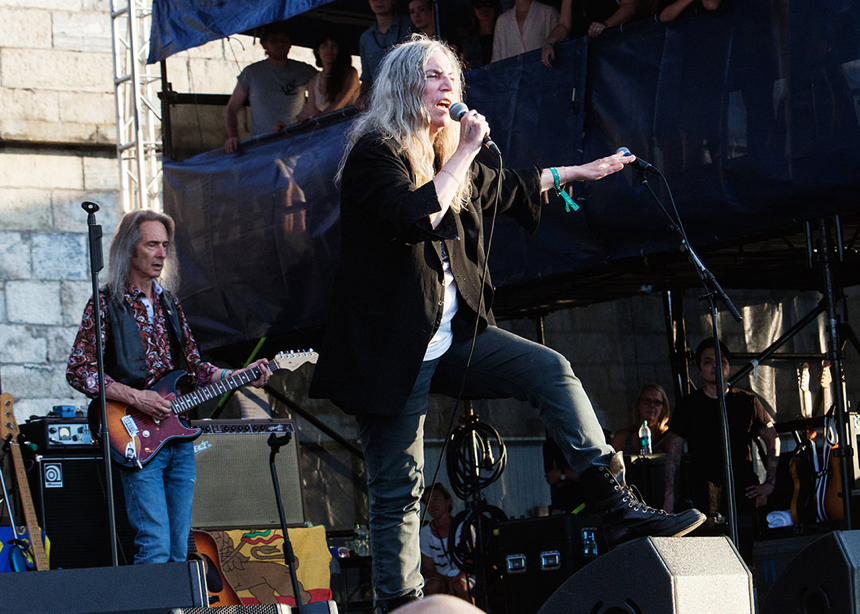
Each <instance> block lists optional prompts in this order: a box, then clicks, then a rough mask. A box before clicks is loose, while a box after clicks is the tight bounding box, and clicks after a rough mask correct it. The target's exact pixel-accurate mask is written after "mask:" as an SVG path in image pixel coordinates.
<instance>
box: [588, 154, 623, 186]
mask: <svg viewBox="0 0 860 614" xmlns="http://www.w3.org/2000/svg"><path fill="white" fill-rule="evenodd" d="M635 159H636V156H633V155H629V156H625V155H624V154H620V153H616V154H613V155H611V156H607V157H605V158H599V159H597V160H593V161H591V162H588V163H587V164H581V165H579V166H577V167H576V168H577V171H578V172H577V175H578V177H577V179H578V180H579V181H595V180H597V179H603V178H604V177H606V176H607V175H611V174H612V173H617V172H618V171H620V170H621V169H622V168H624V165H625V164H630V163H631V162H633V160H635Z"/></svg>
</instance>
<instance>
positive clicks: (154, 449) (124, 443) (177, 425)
mask: <svg viewBox="0 0 860 614" xmlns="http://www.w3.org/2000/svg"><path fill="white" fill-rule="evenodd" d="M318 357H319V354H317V353H316V352H314V351H313V350H308V351H301V352H280V353H279V354H278V355H277V356H275V357H274V358H273V359H272V360H270V361H269V362H268V367H269V369H271V370H272V371H275V370H277V369H289V370H290V371H294V370H295V369H297V368H299V367H300V366H302V365H303V364H305V363H316V361H317V358H318ZM261 373H262V369H261V368H260V367H254V368H253V369H251V370H250V371H246V372H244V373H239V374H236V375H233V376H231V377H228V378H226V379H224V380H222V381H219V382H215V383H214V384H209V385H208V386H204V387H202V388H197V389H195V390H192V391H191V392H188V393H187V394H178V393H177V387H178V386H179V384H180V382H181V380H182V379H183V378H186V377H187V376H188V374H187V373H186V372H185V371H179V370H178V371H171V372H170V373H168V374H167V375H165V376H164V377H162V378H161V379H160V380H158V381H157V382H156V383H155V384H153V386H152V388H151V390H155V391H156V392H157V393H158V394H160V395H161V396H162V397H164V398H165V399H168V400H169V401H170V408H171V410H172V412H173V413H172V415H170V416H169V417H167V418H165V419H164V420H156V419H155V418H153V417H152V416H150V415H148V414H145V413H143V412H142V411H140V410H139V409H137V408H136V407H134V406H133V405H126V404H125V403H118V402H116V401H107V423H108V437H109V438H110V450H111V458H113V459H114V460H115V461H116V462H117V463H119V464H120V465H123V466H125V467H130V468H133V467H138V468H139V467H143V465H145V464H146V463H147V462H148V461H149V460H151V459H152V458H153V457H154V456H155V455H156V454H157V453H158V451H159V450H161V448H162V447H163V446H164V444H165V443H167V442H168V441H170V440H171V439H194V438H196V437H197V436H198V435H200V429H199V428H188V427H186V426H185V425H184V424H182V422H181V421H180V420H179V417H178V416H179V414H182V413H184V412H186V411H188V410H190V409H192V408H194V407H196V406H198V405H200V404H201V403H203V402H205V401H208V400H209V399H213V398H215V397H217V396H220V395H222V394H224V393H225V392H229V391H231V390H235V389H236V388H240V387H242V386H244V385H246V384H250V383H251V382H253V381H254V380H256V379H257V378H258V377H260V375H261ZM89 415H90V418H91V421H94V422H95V424H91V432H93V433H98V432H100V431H99V429H98V424H99V410H98V404H97V400H96V401H94V402H93V404H92V405H91V406H90V412H89ZM93 427H95V428H93Z"/></svg>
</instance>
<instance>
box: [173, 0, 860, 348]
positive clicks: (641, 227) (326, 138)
mask: <svg viewBox="0 0 860 614" xmlns="http://www.w3.org/2000/svg"><path fill="white" fill-rule="evenodd" d="M250 4H253V3H250ZM858 16H860V11H858V8H857V6H856V5H855V3H854V2H848V1H845V2H841V3H838V2H813V1H812V0H794V1H792V2H790V3H781V2H774V1H772V0H745V1H744V2H739V3H737V4H733V3H731V2H728V3H725V4H724V7H723V9H722V10H720V11H718V12H716V13H713V14H704V15H698V16H695V17H693V18H690V19H687V20H683V21H679V22H677V23H673V24H671V26H669V27H666V26H664V25H661V24H658V23H656V22H653V21H648V22H639V23H634V24H630V25H628V26H626V27H625V28H624V29H623V31H622V30H619V29H615V30H609V31H607V32H606V33H605V34H604V35H602V36H601V37H600V38H599V39H596V40H595V41H592V42H590V43H588V42H586V41H585V40H579V41H570V42H568V43H565V44H563V45H559V46H558V47H557V52H558V56H559V57H558V60H557V63H556V66H555V68H554V69H552V70H550V69H547V68H545V67H544V66H543V65H542V64H541V63H540V57H539V52H532V53H529V54H525V55H523V56H519V57H517V58H511V59H508V60H505V61H503V62H499V63H496V64H491V65H490V66H487V67H484V68H481V69H479V70H476V71H472V72H470V73H468V74H467V86H468V87H467V99H466V102H467V103H468V104H469V106H470V107H474V108H478V109H480V110H481V112H482V113H484V114H485V115H486V116H487V117H488V119H489V122H490V125H491V127H492V131H493V138H494V140H495V141H496V143H498V144H499V146H500V147H501V149H502V151H503V153H504V163H505V164H506V165H507V166H510V167H515V168H516V167H522V166H527V165H533V164H536V165H540V166H547V165H562V164H576V163H578V162H581V161H582V160H584V159H593V158H596V157H600V156H605V155H608V154H610V153H612V152H614V151H615V149H617V148H618V147H619V146H627V147H629V148H630V150H631V151H633V153H635V154H637V155H639V156H641V157H642V158H644V159H646V160H648V161H649V162H651V163H652V164H654V165H655V166H657V167H658V168H660V169H662V170H663V172H664V174H665V176H666V179H667V182H668V184H669V185H670V186H671V189H672V193H673V194H674V198H675V201H676V203H677V207H678V211H679V213H680V215H681V218H682V219H683V222H684V224H685V226H686V229H687V232H688V234H689V235H690V238H691V239H692V240H693V242H694V244H697V245H706V244H709V243H715V242H721V241H727V240H730V239H731V240H734V239H742V238H743V237H745V236H748V235H753V234H760V233H763V232H768V231H773V230H774V229H778V228H780V227H784V226H786V225H787V224H789V223H791V222H792V221H798V220H805V219H812V218H815V217H819V216H821V215H826V214H828V213H833V212H843V213H846V212H853V211H855V210H856V208H857V201H858V195H860V124H858V103H857V101H858V99H860V96H858V95H860V60H858V57H860V54H858V47H860V37H858V36H857V25H858ZM244 27H245V26H244V25H243V26H241V27H239V28H237V29H242V28H244ZM252 112H253V110H252ZM348 126H349V121H348V120H344V121H341V122H338V123H333V124H331V123H329V124H326V122H322V123H321V124H309V125H306V126H303V127H301V128H299V129H298V130H297V131H295V132H293V133H290V134H287V135H283V136H281V137H277V138H275V139H274V140H268V141H263V142H259V143H257V142H255V143H253V144H248V145H247V146H245V147H244V148H243V149H242V151H241V153H239V154H238V155H227V154H224V153H223V152H220V151H213V152H209V153H206V154H202V155H200V156H197V157H195V158H191V159H189V160H185V161H182V162H170V161H165V164H164V177H165V179H164V199H165V210H166V211H167V212H168V213H170V214H171V215H173V216H174V217H175V218H176V220H177V228H178V229H179V231H178V234H177V247H178V251H179V257H180V260H181V264H182V272H183V282H182V287H181V292H180V295H181V299H182V302H183V305H184V307H185V310H186V313H188V314H189V316H190V318H191V319H192V327H193V328H194V331H195V335H196V336H197V337H198V340H199V341H200V342H201V345H203V346H204V347H208V348H212V347H218V346H223V345H228V344H232V343H236V342H241V341H247V340H253V339H257V338H259V337H261V336H263V335H277V334H282V333H288V332H290V331H296V330H301V329H305V328H309V327H315V326H320V325H322V324H324V322H325V317H326V313H327V306H328V300H329V291H330V287H331V282H332V279H333V276H334V272H335V269H336V266H337V262H338V257H339V252H338V244H339V236H338V198H339V197H338V192H337V189H336V187H335V186H334V183H333V177H334V175H335V171H336V168H337V163H338V161H339V159H340V157H341V155H342V153H343V146H344V142H345V140H344V135H345V132H346V130H347V129H348ZM487 159H489V160H490V161H492V159H491V158H489V157H488V158H487ZM650 183H651V185H652V187H654V188H655V189H656V190H657V192H658V193H659V194H660V195H661V196H662V198H663V200H664V201H665V202H666V203H667V204H668V202H669V201H668V198H667V195H666V191H665V189H663V188H662V186H661V185H660V183H659V181H658V179H656V178H652V179H651V180H650ZM573 196H574V199H575V200H577V202H579V203H580V204H581V205H582V209H581V210H580V211H579V212H576V213H567V212H565V208H564V205H563V203H562V201H561V200H560V199H558V198H557V197H556V196H555V195H551V196H550V199H549V203H548V205H547V206H545V207H544V213H543V219H542V222H541V226H540V228H539V229H538V232H537V233H536V235H535V236H534V237H528V236H527V235H526V234H525V233H524V232H523V231H521V230H520V229H519V227H517V226H516V225H514V224H512V223H508V220H505V219H500V220H499V221H498V223H497V226H496V235H495V238H494V244H493V250H492V256H491V269H492V275H493V281H494V282H495V284H496V285H497V286H499V287H502V288H504V287H513V286H516V285H518V284H525V283H540V282H541V281H542V280H548V279H553V278H557V277H558V276H562V275H573V276H575V275H576V274H577V273H581V272H586V271H590V270H593V269H595V268H596V267H601V266H605V265H607V264H610V263H613V262H618V261H622V260H624V259H627V258H630V257H634V256H637V255H643V254H657V253H668V252H672V251H676V250H677V246H678V239H677V237H676V236H675V235H674V234H672V233H670V231H669V230H668V229H667V223H666V220H665V218H664V217H663V215H662V213H660V211H659V209H658V208H657V207H656V205H655V204H654V203H653V201H652V200H651V198H650V197H649V195H648V193H647V192H646V191H645V189H644V188H643V187H642V186H641V185H640V183H639V181H638V179H637V177H636V174H635V173H634V171H633V170H632V169H625V171H624V172H623V173H619V174H617V175H614V176H612V177H609V178H607V179H605V180H603V181H600V182H596V183H590V184H577V185H575V186H574V192H573ZM368 266H369V267H370V266H371V263H368ZM368 274H372V273H371V271H370V270H369V271H368Z"/></svg>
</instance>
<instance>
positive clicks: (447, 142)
mask: <svg viewBox="0 0 860 614" xmlns="http://www.w3.org/2000/svg"><path fill="white" fill-rule="evenodd" d="M436 52H441V53H443V54H445V56H447V58H448V61H449V62H450V63H451V66H452V67H453V70H454V91H453V92H452V94H453V96H454V99H455V101H456V100H460V99H461V98H462V96H463V68H462V64H461V63H460V59H459V58H458V57H457V55H456V54H455V53H454V52H453V51H452V50H451V48H450V47H448V46H447V45H446V44H444V43H442V42H440V41H438V40H433V39H431V38H428V37H426V36H424V35H423V34H413V35H412V36H411V38H410V39H409V40H408V41H406V42H405V43H401V44H400V45H397V46H395V47H393V48H392V49H391V50H390V51H389V52H388V53H386V54H385V57H384V58H383V59H382V63H381V64H380V66H379V72H378V73H377V75H376V77H375V78H374V80H373V87H372V88H371V90H370V104H369V105H368V108H367V110H366V111H365V112H364V113H362V114H361V115H360V116H359V117H358V119H356V120H355V123H354V124H353V125H352V128H350V131H349V134H348V135H347V140H348V144H347V148H346V151H345V152H344V155H343V158H342V159H341V161H340V166H339V167H338V171H337V176H336V178H335V179H336V181H337V183H338V184H339V183H340V180H341V177H342V176H343V167H344V164H346V159H347V157H348V156H349V152H350V151H352V148H353V146H355V144H356V143H357V142H358V140H359V139H360V138H361V137H363V136H364V135H365V134H368V133H371V132H374V133H377V134H379V135H380V136H381V137H382V138H383V139H385V140H390V141H393V142H394V143H396V144H397V152H398V153H399V154H405V156H406V158H407V159H408V160H409V163H410V165H411V166H412V171H413V172H414V173H415V182H416V184H418V185H424V184H425V183H427V182H428V181H431V180H432V179H433V177H434V176H435V175H436V172H437V167H435V166H434V161H438V165H439V168H441V166H442V165H444V164H445V162H447V161H448V160H449V159H450V158H451V156H452V155H453V154H454V151H455V150H456V149H457V145H458V144H459V141H460V124H459V123H457V122H451V123H450V124H449V125H448V126H446V127H445V128H443V129H442V130H441V131H440V132H439V134H437V135H436V139H435V140H434V142H432V143H430V142H429V141H428V140H427V139H426V138H423V135H424V134H425V132H426V130H427V128H428V127H429V126H430V114H429V113H428V111H427V109H426V107H425V106H424V89H425V87H426V85H427V78H426V75H425V67H426V65H427V62H428V61H429V60H430V56H432V55H433V54H434V53H436ZM471 192H472V183H471V182H470V181H465V182H463V185H462V186H461V187H460V188H459V189H458V191H457V194H456V196H455V197H454V202H453V203H452V204H451V208H452V209H453V210H454V211H455V212H459V211H460V210H461V209H462V208H463V207H465V205H466V204H467V203H468V202H469V197H470V196H471Z"/></svg>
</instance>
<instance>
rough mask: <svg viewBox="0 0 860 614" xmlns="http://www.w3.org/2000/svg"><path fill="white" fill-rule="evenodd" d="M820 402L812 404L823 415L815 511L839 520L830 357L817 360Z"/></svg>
mask: <svg viewBox="0 0 860 614" xmlns="http://www.w3.org/2000/svg"><path fill="white" fill-rule="evenodd" d="M820 383H821V394H820V401H821V403H820V405H818V406H816V410H819V411H820V412H821V413H822V414H823V415H824V416H825V417H824V449H823V452H822V459H821V467H822V469H821V473H820V477H819V480H818V487H817V489H816V494H817V496H818V508H819V515H820V516H821V518H822V519H823V520H843V519H844V518H845V507H844V505H843V502H842V497H843V494H842V463H841V462H840V459H839V457H838V456H837V455H836V453H835V452H834V450H838V449H839V429H838V428H837V423H836V416H835V415H834V413H833V412H834V411H835V407H834V405H833V391H832V389H831V384H832V383H833V378H832V377H831V375H830V361H827V360H825V361H823V362H822V363H821V382H820Z"/></svg>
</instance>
